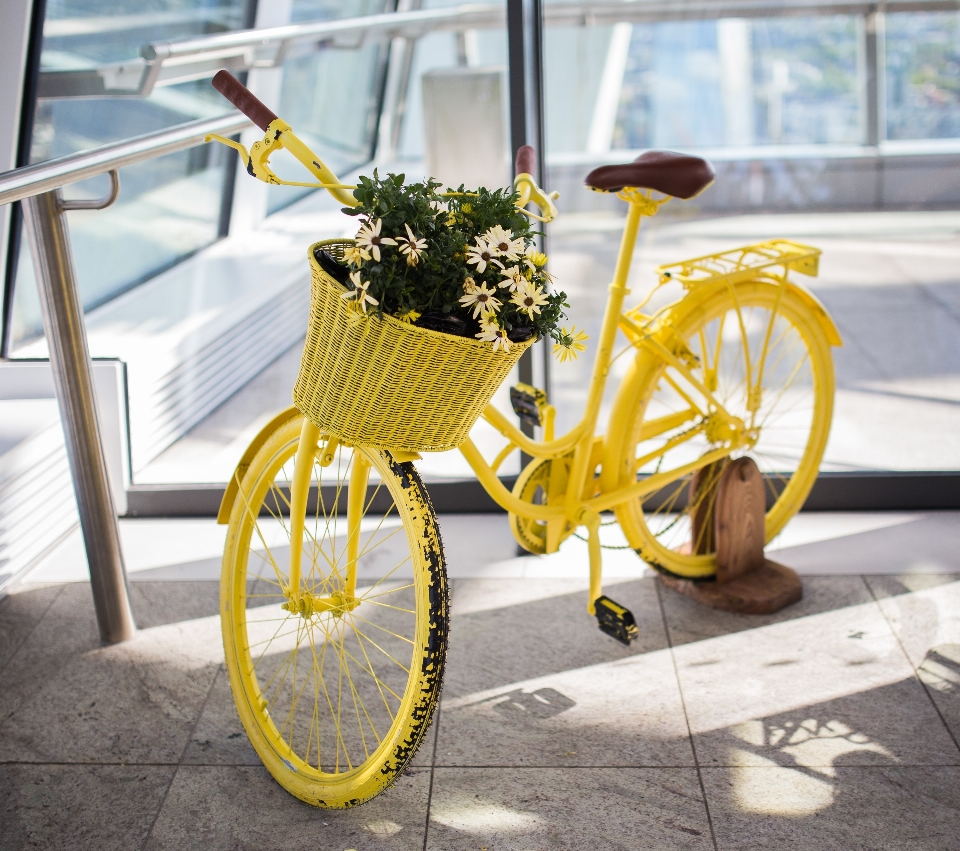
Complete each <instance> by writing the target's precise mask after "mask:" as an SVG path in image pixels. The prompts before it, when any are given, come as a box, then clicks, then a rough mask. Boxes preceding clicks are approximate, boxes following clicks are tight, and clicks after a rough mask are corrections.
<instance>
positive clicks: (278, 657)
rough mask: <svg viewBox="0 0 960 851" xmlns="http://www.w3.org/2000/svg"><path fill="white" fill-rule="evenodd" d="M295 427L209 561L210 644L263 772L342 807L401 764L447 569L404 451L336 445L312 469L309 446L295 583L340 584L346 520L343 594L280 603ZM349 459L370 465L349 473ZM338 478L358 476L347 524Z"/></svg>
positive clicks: (279, 437)
mask: <svg viewBox="0 0 960 851" xmlns="http://www.w3.org/2000/svg"><path fill="white" fill-rule="evenodd" d="M302 424H303V420H302V418H300V417H295V418H294V419H292V420H289V421H288V422H286V423H284V424H283V425H281V426H280V427H278V429H277V430H276V431H275V432H274V433H273V434H272V435H271V436H270V437H269V438H268V439H267V440H266V441H265V443H264V445H263V446H262V448H261V449H260V450H259V452H257V454H256V455H255V457H254V458H253V461H252V462H251V464H250V467H249V468H248V469H247V471H246V473H245V474H244V475H243V478H242V480H241V482H240V488H239V494H238V496H237V499H236V502H235V504H234V506H233V511H232V514H231V517H230V525H229V529H228V533H227V543H226V548H225V551H224V558H223V576H222V581H221V596H220V606H221V620H222V628H223V642H224V651H225V654H226V663H227V670H228V671H229V675H230V685H231V688H232V690H233V696H234V700H235V702H236V706H237V712H238V713H239V715H240V720H241V722H242V723H243V726H244V729H245V730H246V732H247V735H248V736H249V737H250V741H251V743H252V744H253V747H254V748H255V750H256V751H257V754H258V755H259V756H260V758H261V759H262V760H263V764H264V765H265V766H266V768H267V769H268V770H269V772H270V773H271V774H272V775H273V777H274V778H275V779H276V780H277V781H278V782H279V783H280V785H281V786H283V787H284V788H285V789H286V790H287V791H289V792H290V793H292V794H293V795H295V796H296V797H298V798H300V799H301V800H303V801H306V802H307V803H309V804H313V805H315V806H319V807H351V806H355V805H357V804H361V803H363V802H364V801H366V800H369V799H370V798H372V797H373V796H374V795H376V794H377V793H379V792H380V791H382V790H383V789H384V788H386V787H387V786H388V785H390V783H391V782H393V780H394V779H395V778H396V777H397V776H398V775H399V774H400V773H402V772H403V770H404V768H405V767H406V766H407V765H408V764H409V762H410V760H411V759H412V758H413V756H414V754H415V753H416V751H417V749H418V748H419V746H420V744H421V743H422V741H423V739H424V736H425V734H426V731H427V728H428V727H429V725H430V721H431V718H432V716H433V711H434V708H435V707H436V704H437V700H438V698H439V693H440V685H441V681H442V677H443V668H444V657H445V653H446V646H447V626H448V600H447V578H446V568H445V564H444V558H443V549H442V545H441V541H440V535H439V531H438V528H437V522H436V517H435V515H434V512H433V508H432V506H431V505H430V501H429V498H428V496H427V492H426V490H425V489H424V486H423V483H422V482H421V480H420V477H419V476H418V475H417V472H416V470H415V469H414V468H413V465H412V464H411V463H403V464H398V463H397V462H396V461H394V460H393V458H392V457H391V456H390V454H389V453H388V452H385V451H378V450H374V449H360V448H357V449H347V448H342V449H341V450H340V451H339V452H338V454H337V457H336V458H335V460H334V461H333V463H332V464H331V465H329V466H327V467H322V466H320V464H319V460H318V454H319V449H315V451H314V458H315V460H314V466H313V476H312V480H313V481H312V487H311V499H310V501H309V502H308V509H307V517H306V518H305V533H304V540H303V545H302V567H301V570H302V573H301V575H302V579H301V582H300V588H301V590H302V591H303V592H304V594H305V595H306V596H307V598H310V599H315V600H321V601H330V600H339V599H341V597H340V596H338V595H343V594H347V593H348V592H349V586H348V579H347V561H348V558H347V552H348V538H349V537H350V534H351V532H350V529H354V530H356V528H357V527H356V525H355V522H354V521H355V520H359V536H360V538H359V546H356V540H354V545H355V549H354V550H353V551H354V552H355V553H357V559H356V584H355V589H354V590H353V593H352V595H349V599H352V600H353V601H354V602H353V604H351V605H348V606H340V607H339V608H338V607H336V606H332V607H328V608H324V606H323V605H317V606H316V608H317V609H319V610H317V611H313V610H311V608H310V607H309V606H307V607H306V610H305V609H304V607H303V606H301V607H300V609H299V610H297V607H296V606H290V603H289V594H288V589H289V583H288V575H287V574H288V567H289V562H290V517H289V513H290V495H289V494H290V489H289V486H290V482H291V481H292V480H293V466H294V459H295V456H296V453H297V447H298V445H299V442H300V435H301V426H302ZM358 464H363V465H364V470H365V469H366V465H369V472H368V473H367V472H364V474H363V475H361V476H356V475H354V476H352V475H351V472H352V470H353V467H355V466H357V465H358ZM358 482H359V484H358ZM350 488H358V489H361V492H360V493H359V495H354V497H355V499H354V504H355V505H360V506H362V512H361V513H362V517H360V518H357V517H356V516H355V515H354V516H353V517H351V524H350V529H348V525H347V505H348V499H349V496H350V494H349V490H350ZM345 589H346V590H345ZM324 605H328V604H324ZM289 608H293V609H295V610H294V611H290V610H289Z"/></svg>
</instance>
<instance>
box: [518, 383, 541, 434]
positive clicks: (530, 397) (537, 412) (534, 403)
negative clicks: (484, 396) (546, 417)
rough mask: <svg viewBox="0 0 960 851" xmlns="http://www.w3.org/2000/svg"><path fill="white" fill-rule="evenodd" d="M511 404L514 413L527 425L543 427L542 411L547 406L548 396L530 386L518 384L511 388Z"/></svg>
mask: <svg viewBox="0 0 960 851" xmlns="http://www.w3.org/2000/svg"><path fill="white" fill-rule="evenodd" d="M510 404H511V405H512V406H513V412H514V413H515V414H516V415H517V416H518V417H520V419H521V420H522V421H523V422H525V423H526V424H527V425H531V426H538V425H542V424H543V423H542V420H543V416H542V413H541V409H542V408H543V406H544V405H546V404H547V394H546V393H544V392H543V391H542V390H538V389H537V388H536V387H531V386H530V385H529V384H517V385H514V386H513V387H511V388H510Z"/></svg>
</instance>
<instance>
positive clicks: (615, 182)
mask: <svg viewBox="0 0 960 851" xmlns="http://www.w3.org/2000/svg"><path fill="white" fill-rule="evenodd" d="M713 178H714V171H713V166H712V165H710V163H708V162H707V161H706V160H704V159H701V158H700V157H691V156H689V155H688V154H675V153H673V151H647V152H646V153H645V154H641V155H640V156H639V157H637V158H636V159H635V160H634V161H633V162H632V163H627V164H626V165H602V166H600V168H595V169H594V170H593V171H591V172H590V174H588V175H587V177H586V180H584V181H583V182H584V183H585V184H586V185H587V186H589V187H590V188H591V189H598V190H600V191H601V192H619V191H620V190H621V189H623V188H624V187H625V186H633V187H636V188H638V189H653V190H654V191H655V192H662V193H663V194H664V195H671V196H673V197H674V198H684V199H686V198H693V197H694V196H695V195H699V194H700V193H701V192H703V190H704V189H706V188H707V187H708V186H709V185H710V184H711V183H713Z"/></svg>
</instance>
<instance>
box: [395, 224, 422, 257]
mask: <svg viewBox="0 0 960 851" xmlns="http://www.w3.org/2000/svg"><path fill="white" fill-rule="evenodd" d="M403 226H404V227H405V228H406V229H407V235H406V236H398V237H397V243H398V244H399V245H400V253H401V254H405V255H406V256H407V265H408V266H416V265H417V263H419V262H420V255H421V254H423V253H424V252H425V251H426V250H427V241H426V240H425V239H417V237H416V236H415V235H414V233H413V231H412V230H410V225H408V224H407V223H406V222H404V223H403Z"/></svg>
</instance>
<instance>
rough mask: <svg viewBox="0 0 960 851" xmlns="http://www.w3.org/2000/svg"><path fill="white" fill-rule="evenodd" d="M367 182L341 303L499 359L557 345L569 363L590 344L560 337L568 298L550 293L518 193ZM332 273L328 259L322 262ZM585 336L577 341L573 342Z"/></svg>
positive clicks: (568, 334)
mask: <svg viewBox="0 0 960 851" xmlns="http://www.w3.org/2000/svg"><path fill="white" fill-rule="evenodd" d="M403 181H404V175H402V174H399V175H393V174H391V175H387V177H385V178H383V179H381V178H380V177H379V176H378V174H377V172H376V171H375V172H374V176H373V177H372V178H369V177H361V178H360V181H359V186H358V187H357V189H356V190H354V195H355V196H356V198H357V200H358V201H359V204H358V206H356V207H352V208H350V207H348V208H344V212H345V213H348V214H349V215H353V216H358V217H360V219H361V227H360V230H359V232H358V233H357V235H356V239H355V244H354V245H353V246H350V247H349V248H347V249H346V251H345V252H344V258H343V259H344V260H345V261H346V267H347V268H346V270H343V271H341V272H340V274H339V275H338V277H339V278H340V279H341V281H343V282H344V283H345V285H346V286H347V291H346V292H344V293H343V298H344V299H345V300H347V301H350V302H352V303H353V305H354V306H355V307H356V308H357V309H359V310H360V311H362V312H367V311H373V312H375V313H376V314H377V315H378V316H384V315H388V316H392V317H395V318H397V319H399V320H400V321H401V322H407V323H412V324H413V325H417V326H419V327H424V328H430V329H432V330H436V331H441V332H444V333H447V334H453V335H456V336H470V337H475V338H476V339H479V340H482V341H484V342H487V343H490V344H491V345H492V347H493V349H494V351H496V350H498V349H502V350H503V351H509V350H510V347H511V345H513V344H515V343H522V342H525V341H527V340H531V339H533V340H536V339H541V338H545V337H552V338H553V340H554V342H555V347H554V348H555V351H556V352H557V354H558V355H560V356H561V358H563V359H565V358H566V357H567V356H570V355H571V354H572V355H573V356H575V355H576V352H577V351H579V350H582V348H583V346H582V343H581V340H582V339H583V338H582V335H580V336H579V337H578V335H577V334H576V331H575V330H571V331H568V330H567V329H565V328H561V327H560V325H559V322H560V320H561V319H562V318H564V314H563V308H564V307H568V306H569V305H568V304H567V303H566V295H565V294H564V293H562V292H551V290H550V284H551V277H550V274H549V273H548V272H547V270H546V268H545V266H546V262H547V257H546V255H545V254H543V253H541V252H539V251H537V250H536V246H535V237H536V233H535V232H534V230H533V227H532V225H531V222H530V219H529V218H528V217H527V216H526V214H525V213H524V212H522V211H521V210H518V209H517V207H516V203H515V202H516V200H517V195H516V194H515V193H513V192H512V191H510V190H505V189H497V190H493V191H489V190H487V189H482V188H481V189H478V190H476V191H471V192H467V191H464V189H463V187H462V186H461V187H460V189H459V190H457V191H456V192H450V193H444V194H442V195H441V194H439V193H438V191H437V190H438V189H439V188H440V184H439V183H438V182H437V181H435V180H427V181H425V182H424V183H411V184H404V182H403ZM320 262H321V263H324V262H325V263H326V266H327V267H328V268H329V266H330V258H325V259H321V260H320ZM574 337H578V339H576V340H575V339H574Z"/></svg>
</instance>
